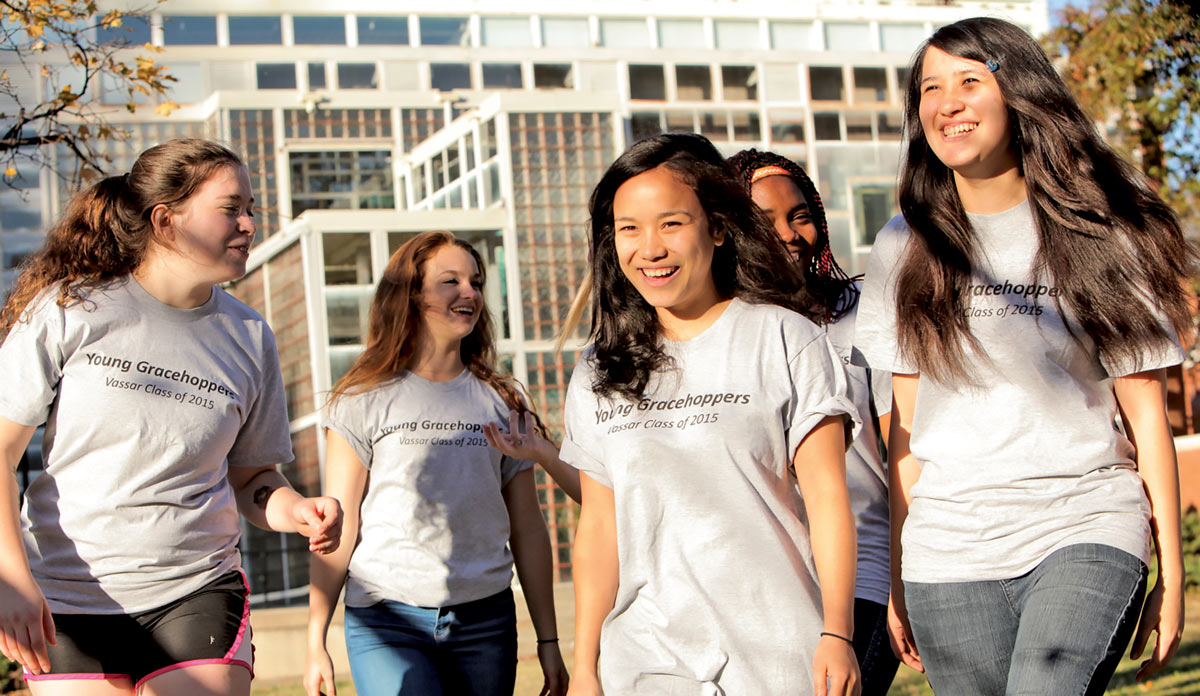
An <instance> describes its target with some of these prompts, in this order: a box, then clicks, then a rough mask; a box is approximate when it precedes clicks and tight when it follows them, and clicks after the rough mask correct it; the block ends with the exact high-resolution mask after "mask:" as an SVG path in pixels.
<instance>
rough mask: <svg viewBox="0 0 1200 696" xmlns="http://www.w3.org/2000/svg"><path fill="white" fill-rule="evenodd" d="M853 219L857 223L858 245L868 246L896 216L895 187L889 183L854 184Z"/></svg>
mask: <svg viewBox="0 0 1200 696" xmlns="http://www.w3.org/2000/svg"><path fill="white" fill-rule="evenodd" d="M852 187H853V194H852V195H853V196H854V217H855V219H856V221H857V222H858V230H857V231H858V243H859V244H860V245H862V246H870V245H871V244H874V243H875V235H876V234H877V233H878V232H879V230H881V229H883V226H884V225H886V224H887V223H888V221H889V220H891V219H892V216H893V215H895V214H896V212H898V211H897V207H896V186H895V185H894V184H890V183H883V182H880V183H854V184H852Z"/></svg>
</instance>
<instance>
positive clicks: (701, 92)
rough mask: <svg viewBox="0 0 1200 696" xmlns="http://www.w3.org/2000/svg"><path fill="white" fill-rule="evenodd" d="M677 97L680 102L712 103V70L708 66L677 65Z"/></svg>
mask: <svg viewBox="0 0 1200 696" xmlns="http://www.w3.org/2000/svg"><path fill="white" fill-rule="evenodd" d="M675 96H676V98H677V99H679V100H680V101H710V100H711V99H712V70H711V69H709V67H708V66H707V65H676V66H675Z"/></svg>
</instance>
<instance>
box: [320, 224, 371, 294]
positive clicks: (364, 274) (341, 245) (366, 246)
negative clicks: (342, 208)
mask: <svg viewBox="0 0 1200 696" xmlns="http://www.w3.org/2000/svg"><path fill="white" fill-rule="evenodd" d="M321 246H322V247H323V248H324V249H323V253H324V255H325V264H324V267H325V284H326V285H370V284H371V283H373V282H375V281H374V280H373V279H372V277H371V235H370V234H369V233H367V232H326V233H325V234H323V235H321Z"/></svg>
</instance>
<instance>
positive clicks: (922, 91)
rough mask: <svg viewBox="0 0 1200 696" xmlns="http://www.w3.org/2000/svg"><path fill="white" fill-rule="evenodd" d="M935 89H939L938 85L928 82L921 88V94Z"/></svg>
mask: <svg viewBox="0 0 1200 696" xmlns="http://www.w3.org/2000/svg"><path fill="white" fill-rule="evenodd" d="M935 89H937V85H933V84H927V85H925V86H924V87H922V88H921V94H928V93H929V92H932V91H933V90H935Z"/></svg>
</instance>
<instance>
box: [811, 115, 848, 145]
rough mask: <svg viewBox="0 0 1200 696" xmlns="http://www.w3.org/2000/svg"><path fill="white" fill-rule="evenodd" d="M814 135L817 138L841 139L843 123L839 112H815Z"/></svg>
mask: <svg viewBox="0 0 1200 696" xmlns="http://www.w3.org/2000/svg"><path fill="white" fill-rule="evenodd" d="M813 135H814V136H816V139H817V140H841V139H842V125H841V119H840V118H839V117H838V114H836V113H830V114H813Z"/></svg>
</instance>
